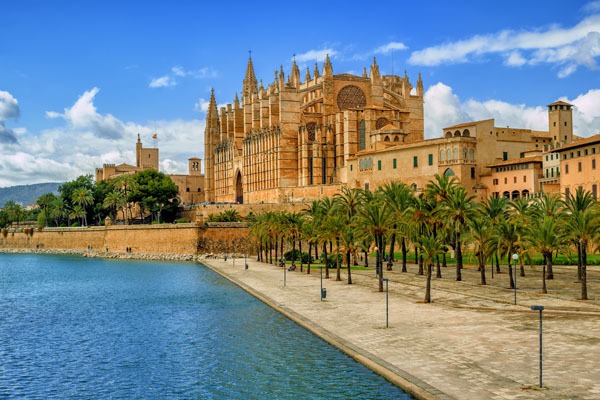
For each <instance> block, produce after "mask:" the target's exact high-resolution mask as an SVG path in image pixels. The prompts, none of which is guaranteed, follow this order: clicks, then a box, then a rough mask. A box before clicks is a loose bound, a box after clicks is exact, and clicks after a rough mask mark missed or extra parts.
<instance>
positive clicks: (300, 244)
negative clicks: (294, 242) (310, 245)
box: [298, 240, 304, 272]
mask: <svg viewBox="0 0 600 400" xmlns="http://www.w3.org/2000/svg"><path fill="white" fill-rule="evenodd" d="M298 247H299V249H298V251H300V272H304V270H303V268H302V240H299V241H298Z"/></svg>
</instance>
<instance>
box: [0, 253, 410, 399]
mask: <svg viewBox="0 0 600 400" xmlns="http://www.w3.org/2000/svg"><path fill="white" fill-rule="evenodd" d="M0 398H27V399H46V398H61V399H63V398H77V399H81V398H85V399H87V398H103V399H105V398H112V399H137V398H150V399H159V398H160V399H169V398H170V399H332V398H333V399H398V398H403V399H407V398H410V397H409V396H408V395H406V394H404V393H403V392H402V391H401V390H400V389H398V388H396V387H395V386H393V385H392V384H390V383H388V382H387V381H385V380H384V379H383V378H381V377H379V376H378V375H375V374H373V373H372V372H371V371H369V370H368V369H366V368H365V367H363V366H362V365H360V364H358V363H356V362H354V361H353V360H352V359H350V358H349V357H347V356H345V355H344V354H343V353H341V352H339V351H338V350H336V349H334V348H332V347H331V346H329V345H327V344H326V343H325V342H323V341H321V340H320V339H318V338H316V337H315V336H313V335H311V334H310V333H308V332H307V331H306V330H304V329H303V328H301V327H299V326H298V325H296V324H294V323H293V322H291V321H289V320H288V319H286V318H285V317H283V316H281V315H280V314H278V313H277V312H275V311H273V310H272V309H271V308H269V307H267V306H265V305H264V304H262V303H261V302H260V301H258V300H256V299H254V298H253V297H251V296H250V295H248V294H247V293H245V292H244V291H242V290H241V289H239V288H237V287H236V286H234V285H232V284H230V283H229V282H227V281H226V280H224V279H223V278H221V277H220V276H219V275H217V274H215V273H214V272H212V271H211V270H209V269H207V268H205V267H203V266H201V265H197V264H191V263H161V262H141V261H140V262H138V261H114V260H102V259H84V258H79V257H70V256H69V257H65V256H39V255H8V254H0Z"/></svg>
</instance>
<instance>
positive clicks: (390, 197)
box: [379, 181, 414, 272]
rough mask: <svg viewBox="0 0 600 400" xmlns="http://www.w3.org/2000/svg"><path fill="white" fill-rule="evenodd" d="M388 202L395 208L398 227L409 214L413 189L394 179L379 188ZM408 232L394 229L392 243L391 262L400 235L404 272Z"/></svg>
mask: <svg viewBox="0 0 600 400" xmlns="http://www.w3.org/2000/svg"><path fill="white" fill-rule="evenodd" d="M379 190H380V191H381V193H382V194H383V197H384V199H385V202H386V204H387V205H388V206H389V207H391V208H392V209H393V210H394V213H395V218H396V224H395V225H396V227H397V226H398V223H401V222H402V221H403V220H404V219H405V218H407V216H408V209H409V207H410V205H411V204H412V201H413V198H414V194H413V193H412V191H411V189H410V188H409V187H408V186H407V185H406V184H404V183H401V182H396V181H392V182H390V183H387V184H385V185H383V186H382V187H381V188H379ZM407 234H408V232H406V231H398V230H394V232H393V233H392V237H391V243H390V257H391V258H390V262H393V260H394V243H395V242H396V237H397V235H399V236H400V246H401V251H402V272H406V258H407V252H408V251H407V248H406V240H407V238H408V235H407Z"/></svg>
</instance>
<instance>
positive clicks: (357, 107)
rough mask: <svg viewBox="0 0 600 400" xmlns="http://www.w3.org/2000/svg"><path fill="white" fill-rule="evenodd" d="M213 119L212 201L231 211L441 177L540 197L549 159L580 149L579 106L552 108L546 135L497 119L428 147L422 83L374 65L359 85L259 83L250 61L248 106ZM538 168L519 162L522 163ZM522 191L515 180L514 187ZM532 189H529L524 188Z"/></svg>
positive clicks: (325, 79)
mask: <svg viewBox="0 0 600 400" xmlns="http://www.w3.org/2000/svg"><path fill="white" fill-rule="evenodd" d="M216 104H217V103H216V99H215V96H214V91H213V92H212V93H211V98H210V105H209V109H208V113H207V117H206V129H205V159H206V168H205V185H206V200H207V201H215V202H230V203H246V204H257V203H262V202H264V203H288V202H303V201H310V200H314V199H318V198H321V197H324V196H332V195H333V194H335V193H338V192H339V191H340V189H341V187H342V186H346V187H350V188H363V189H368V190H374V189H376V188H378V187H380V186H381V185H384V184H385V183H387V182H390V181H401V182H404V183H406V184H408V185H409V186H411V187H413V188H414V189H415V190H417V191H420V190H422V189H423V188H424V187H425V186H426V185H427V183H428V182H429V181H430V180H431V179H432V178H433V176H434V175H435V174H446V175H451V176H454V177H456V178H457V179H458V180H459V181H460V182H461V184H462V185H463V186H464V187H465V188H466V189H467V190H468V191H469V193H471V194H474V195H476V196H477V197H478V198H480V199H483V198H486V197H488V196H491V195H496V196H498V195H506V193H509V194H510V196H511V197H512V196H513V194H514V195H515V196H516V193H517V192H518V194H519V196H522V195H531V194H534V193H536V192H539V191H540V190H541V182H539V179H540V178H542V176H541V175H542V174H543V172H542V165H543V164H542V159H543V158H542V152H543V151H544V150H545V149H548V148H550V147H558V146H560V145H564V144H568V143H571V142H572V141H573V127H572V105H570V104H568V103H565V102H560V101H559V102H556V103H552V104H550V105H549V106H548V121H549V129H548V131H543V132H541V131H535V130H531V129H524V128H514V127H497V126H495V123H494V120H493V119H488V120H483V121H474V122H467V123H462V124H458V125H453V126H449V127H446V128H444V129H443V132H441V137H439V138H436V139H429V140H425V139H424V113H423V82H422V80H421V77H420V76H419V77H418V79H417V82H416V87H413V85H412V84H411V83H410V81H409V79H408V76H407V74H406V72H405V73H404V76H403V77H399V76H395V75H383V76H382V75H381V74H380V72H379V67H378V65H377V62H376V60H375V59H374V60H373V63H372V64H371V66H370V69H369V73H367V70H366V68H365V69H364V71H363V73H362V75H361V76H357V75H351V74H334V73H333V66H332V64H331V61H330V59H329V57H327V58H326V60H325V62H324V65H323V68H322V71H320V70H319V68H318V66H317V65H315V68H314V70H313V71H312V73H311V71H310V70H308V69H307V70H306V72H305V74H304V79H301V75H300V70H299V68H298V66H297V64H296V62H295V61H294V62H293V65H292V71H291V74H290V75H289V76H288V77H287V78H286V76H285V75H284V72H283V69H282V68H280V69H279V71H275V77H274V80H273V82H272V83H271V84H269V85H267V87H265V86H264V85H263V83H262V81H261V82H260V83H258V81H257V79H256V77H255V74H254V67H253V64H252V59H251V58H250V59H249V60H248V65H247V68H246V75H245V78H244V80H243V85H242V91H241V100H240V98H239V97H238V95H237V94H236V95H235V98H234V101H233V104H227V106H226V107H221V109H220V110H217V105H216ZM533 156H535V157H536V158H535V159H531V160H529V159H528V160H527V162H524V161H525V160H523V161H516V160H517V159H520V158H524V157H533ZM524 168H525V169H530V171H529V172H528V174H529V175H528V176H529V178H526V182H519V185H518V186H519V187H516V186H514V187H511V184H510V183H509V182H508V176H507V177H506V178H507V183H506V187H504V186H503V187H502V188H499V187H498V186H499V185H494V182H500V181H502V182H504V178H505V176H504V175H505V172H506V171H507V169H510V170H515V169H524ZM519 179H521V180H522V179H523V177H522V176H521V177H520V178H519ZM527 179H529V180H528V181H527ZM511 180H512V181H513V182H512V185H514V177H512V179H511ZM522 183H525V185H522Z"/></svg>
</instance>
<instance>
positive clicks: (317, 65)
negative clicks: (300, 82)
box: [313, 63, 321, 79]
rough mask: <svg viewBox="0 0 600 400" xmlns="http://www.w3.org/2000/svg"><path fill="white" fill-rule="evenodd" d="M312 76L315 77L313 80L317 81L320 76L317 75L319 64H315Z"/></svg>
mask: <svg viewBox="0 0 600 400" xmlns="http://www.w3.org/2000/svg"><path fill="white" fill-rule="evenodd" d="M313 75H314V76H315V79H317V78H318V77H319V76H321V75H320V74H319V64H317V63H315V72H314V73H313Z"/></svg>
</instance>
